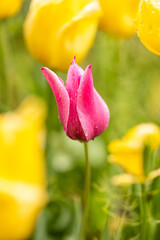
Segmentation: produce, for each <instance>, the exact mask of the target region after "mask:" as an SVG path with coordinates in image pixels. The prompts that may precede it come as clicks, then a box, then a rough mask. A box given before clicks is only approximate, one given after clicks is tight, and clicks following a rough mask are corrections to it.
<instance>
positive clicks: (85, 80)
mask: <svg viewBox="0 0 160 240" xmlns="http://www.w3.org/2000/svg"><path fill="white" fill-rule="evenodd" d="M77 112H78V117H79V120H80V122H81V125H82V128H83V130H84V133H85V136H86V140H87V141H89V140H91V139H93V138H94V137H96V136H98V135H100V134H101V133H102V132H103V131H104V130H105V129H106V128H107V126H108V123H109V110H108V107H107V105H106V103H105V102H104V101H103V99H102V98H101V97H100V95H99V94H98V93H97V91H96V90H95V89H94V86H93V78H92V73H91V65H89V66H88V67H87V68H86V70H85V72H84V74H83V76H82V79H81V82H80V86H79V89H78V96H77Z"/></svg>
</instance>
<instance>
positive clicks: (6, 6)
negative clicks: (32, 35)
mask: <svg viewBox="0 0 160 240" xmlns="http://www.w3.org/2000/svg"><path fill="white" fill-rule="evenodd" d="M21 5H22V0H1V1H0V19H2V18H7V17H11V16H13V15H14V14H16V13H17V12H18V11H19V9H20V7H21Z"/></svg>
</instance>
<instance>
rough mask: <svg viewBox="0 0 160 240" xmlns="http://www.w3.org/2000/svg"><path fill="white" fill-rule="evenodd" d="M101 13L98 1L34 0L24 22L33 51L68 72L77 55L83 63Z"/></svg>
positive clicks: (41, 59)
mask: <svg viewBox="0 0 160 240" xmlns="http://www.w3.org/2000/svg"><path fill="white" fill-rule="evenodd" d="M100 14H101V10H100V6H99V2H98V1H97V0H88V1H85V0H79V1H77V0H74V1H71V0H59V1H58V0H48V1H45V0H32V2H31V5H30V9H29V13H28V16H27V19H26V21H25V25H24V36H25V40H26V44H27V46H28V49H29V51H30V53H31V54H32V55H33V57H35V58H36V59H37V60H38V61H40V62H42V63H44V64H46V65H47V66H49V67H51V68H55V69H59V70H63V71H66V70H67V69H68V67H69V65H68V63H69V62H71V60H72V59H73V56H74V55H77V57H78V61H79V62H80V61H82V60H83V58H84V57H85V56H86V54H87V52H88V50H89V49H90V47H91V46H92V43H93V40H94V37H95V34H96V30H97V26H98V20H99V16H100Z"/></svg>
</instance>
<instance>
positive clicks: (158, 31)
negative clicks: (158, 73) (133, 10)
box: [137, 0, 160, 55]
mask: <svg viewBox="0 0 160 240" xmlns="http://www.w3.org/2000/svg"><path fill="white" fill-rule="evenodd" d="M159 22H160V2H159V1H156V0H141V2H140V6H139V10H138V14H137V34H138V36H139V38H140V40H141V42H142V43H143V44H144V45H145V47H146V48H148V49H149V50H150V51H151V52H153V53H155V54H157V55H160V24H159Z"/></svg>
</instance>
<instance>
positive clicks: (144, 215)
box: [141, 184, 148, 240]
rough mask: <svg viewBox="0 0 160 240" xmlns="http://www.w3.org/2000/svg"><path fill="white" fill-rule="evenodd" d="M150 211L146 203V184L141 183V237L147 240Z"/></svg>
mask: <svg viewBox="0 0 160 240" xmlns="http://www.w3.org/2000/svg"><path fill="white" fill-rule="evenodd" d="M147 222H148V212H147V203H146V186H145V184H141V239H142V240H146V238H147V236H148V234H147V232H148V227H147V225H148V223H147Z"/></svg>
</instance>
